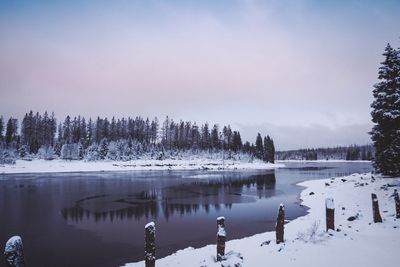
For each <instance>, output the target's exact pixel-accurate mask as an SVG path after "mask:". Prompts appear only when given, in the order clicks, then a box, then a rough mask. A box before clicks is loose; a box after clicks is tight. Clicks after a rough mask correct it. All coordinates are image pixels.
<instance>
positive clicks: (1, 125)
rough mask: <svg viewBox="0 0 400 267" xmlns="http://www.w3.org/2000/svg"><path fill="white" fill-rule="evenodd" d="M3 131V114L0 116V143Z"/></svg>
mask: <svg viewBox="0 0 400 267" xmlns="http://www.w3.org/2000/svg"><path fill="white" fill-rule="evenodd" d="M3 132H4V119H3V116H0V143H1V142H2V141H3V139H4V136H3ZM0 145H1V144H0Z"/></svg>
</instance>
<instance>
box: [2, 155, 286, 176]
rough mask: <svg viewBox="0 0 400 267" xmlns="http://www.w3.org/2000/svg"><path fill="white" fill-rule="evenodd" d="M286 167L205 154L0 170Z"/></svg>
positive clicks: (20, 163) (38, 163)
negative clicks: (210, 156)
mask: <svg viewBox="0 0 400 267" xmlns="http://www.w3.org/2000/svg"><path fill="white" fill-rule="evenodd" d="M280 167H285V165H284V164H271V163H265V162H263V161H260V160H254V161H253V162H247V161H240V160H224V161H222V160H215V159H207V158H192V159H188V160H180V159H166V160H156V159H143V160H132V161H89V162H86V161H67V160H61V159H57V160H51V161H47V160H38V159H35V160H32V161H25V160H17V162H16V164H14V165H0V174H7V173H53V172H98V171H136V170H138V171H146V170H246V169H249V170H257V169H260V170H262V169H273V168H280Z"/></svg>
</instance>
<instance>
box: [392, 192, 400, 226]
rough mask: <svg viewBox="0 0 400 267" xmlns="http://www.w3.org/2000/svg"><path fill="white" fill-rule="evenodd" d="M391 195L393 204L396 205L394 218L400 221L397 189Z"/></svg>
mask: <svg viewBox="0 0 400 267" xmlns="http://www.w3.org/2000/svg"><path fill="white" fill-rule="evenodd" d="M393 195H394V202H395V204H396V218H397V219H400V198H399V193H398V192H397V189H395V190H394V193H393Z"/></svg>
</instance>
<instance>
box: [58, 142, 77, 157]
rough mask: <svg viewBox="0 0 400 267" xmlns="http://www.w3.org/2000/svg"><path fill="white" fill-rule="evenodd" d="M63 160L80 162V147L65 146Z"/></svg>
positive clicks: (62, 154)
mask: <svg viewBox="0 0 400 267" xmlns="http://www.w3.org/2000/svg"><path fill="white" fill-rule="evenodd" d="M61 158H62V159H67V160H79V145H78V144H64V145H63V146H62V148H61Z"/></svg>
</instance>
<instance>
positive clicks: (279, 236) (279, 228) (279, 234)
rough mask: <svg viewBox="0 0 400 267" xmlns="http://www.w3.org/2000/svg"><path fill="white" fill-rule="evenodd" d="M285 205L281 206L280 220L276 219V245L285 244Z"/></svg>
mask: <svg viewBox="0 0 400 267" xmlns="http://www.w3.org/2000/svg"><path fill="white" fill-rule="evenodd" d="M284 224H285V205H283V204H280V205H279V210H278V218H277V219H276V225H275V233H276V243H277V244H279V243H281V242H282V243H283V242H285V239H284V231H285V226H284Z"/></svg>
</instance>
